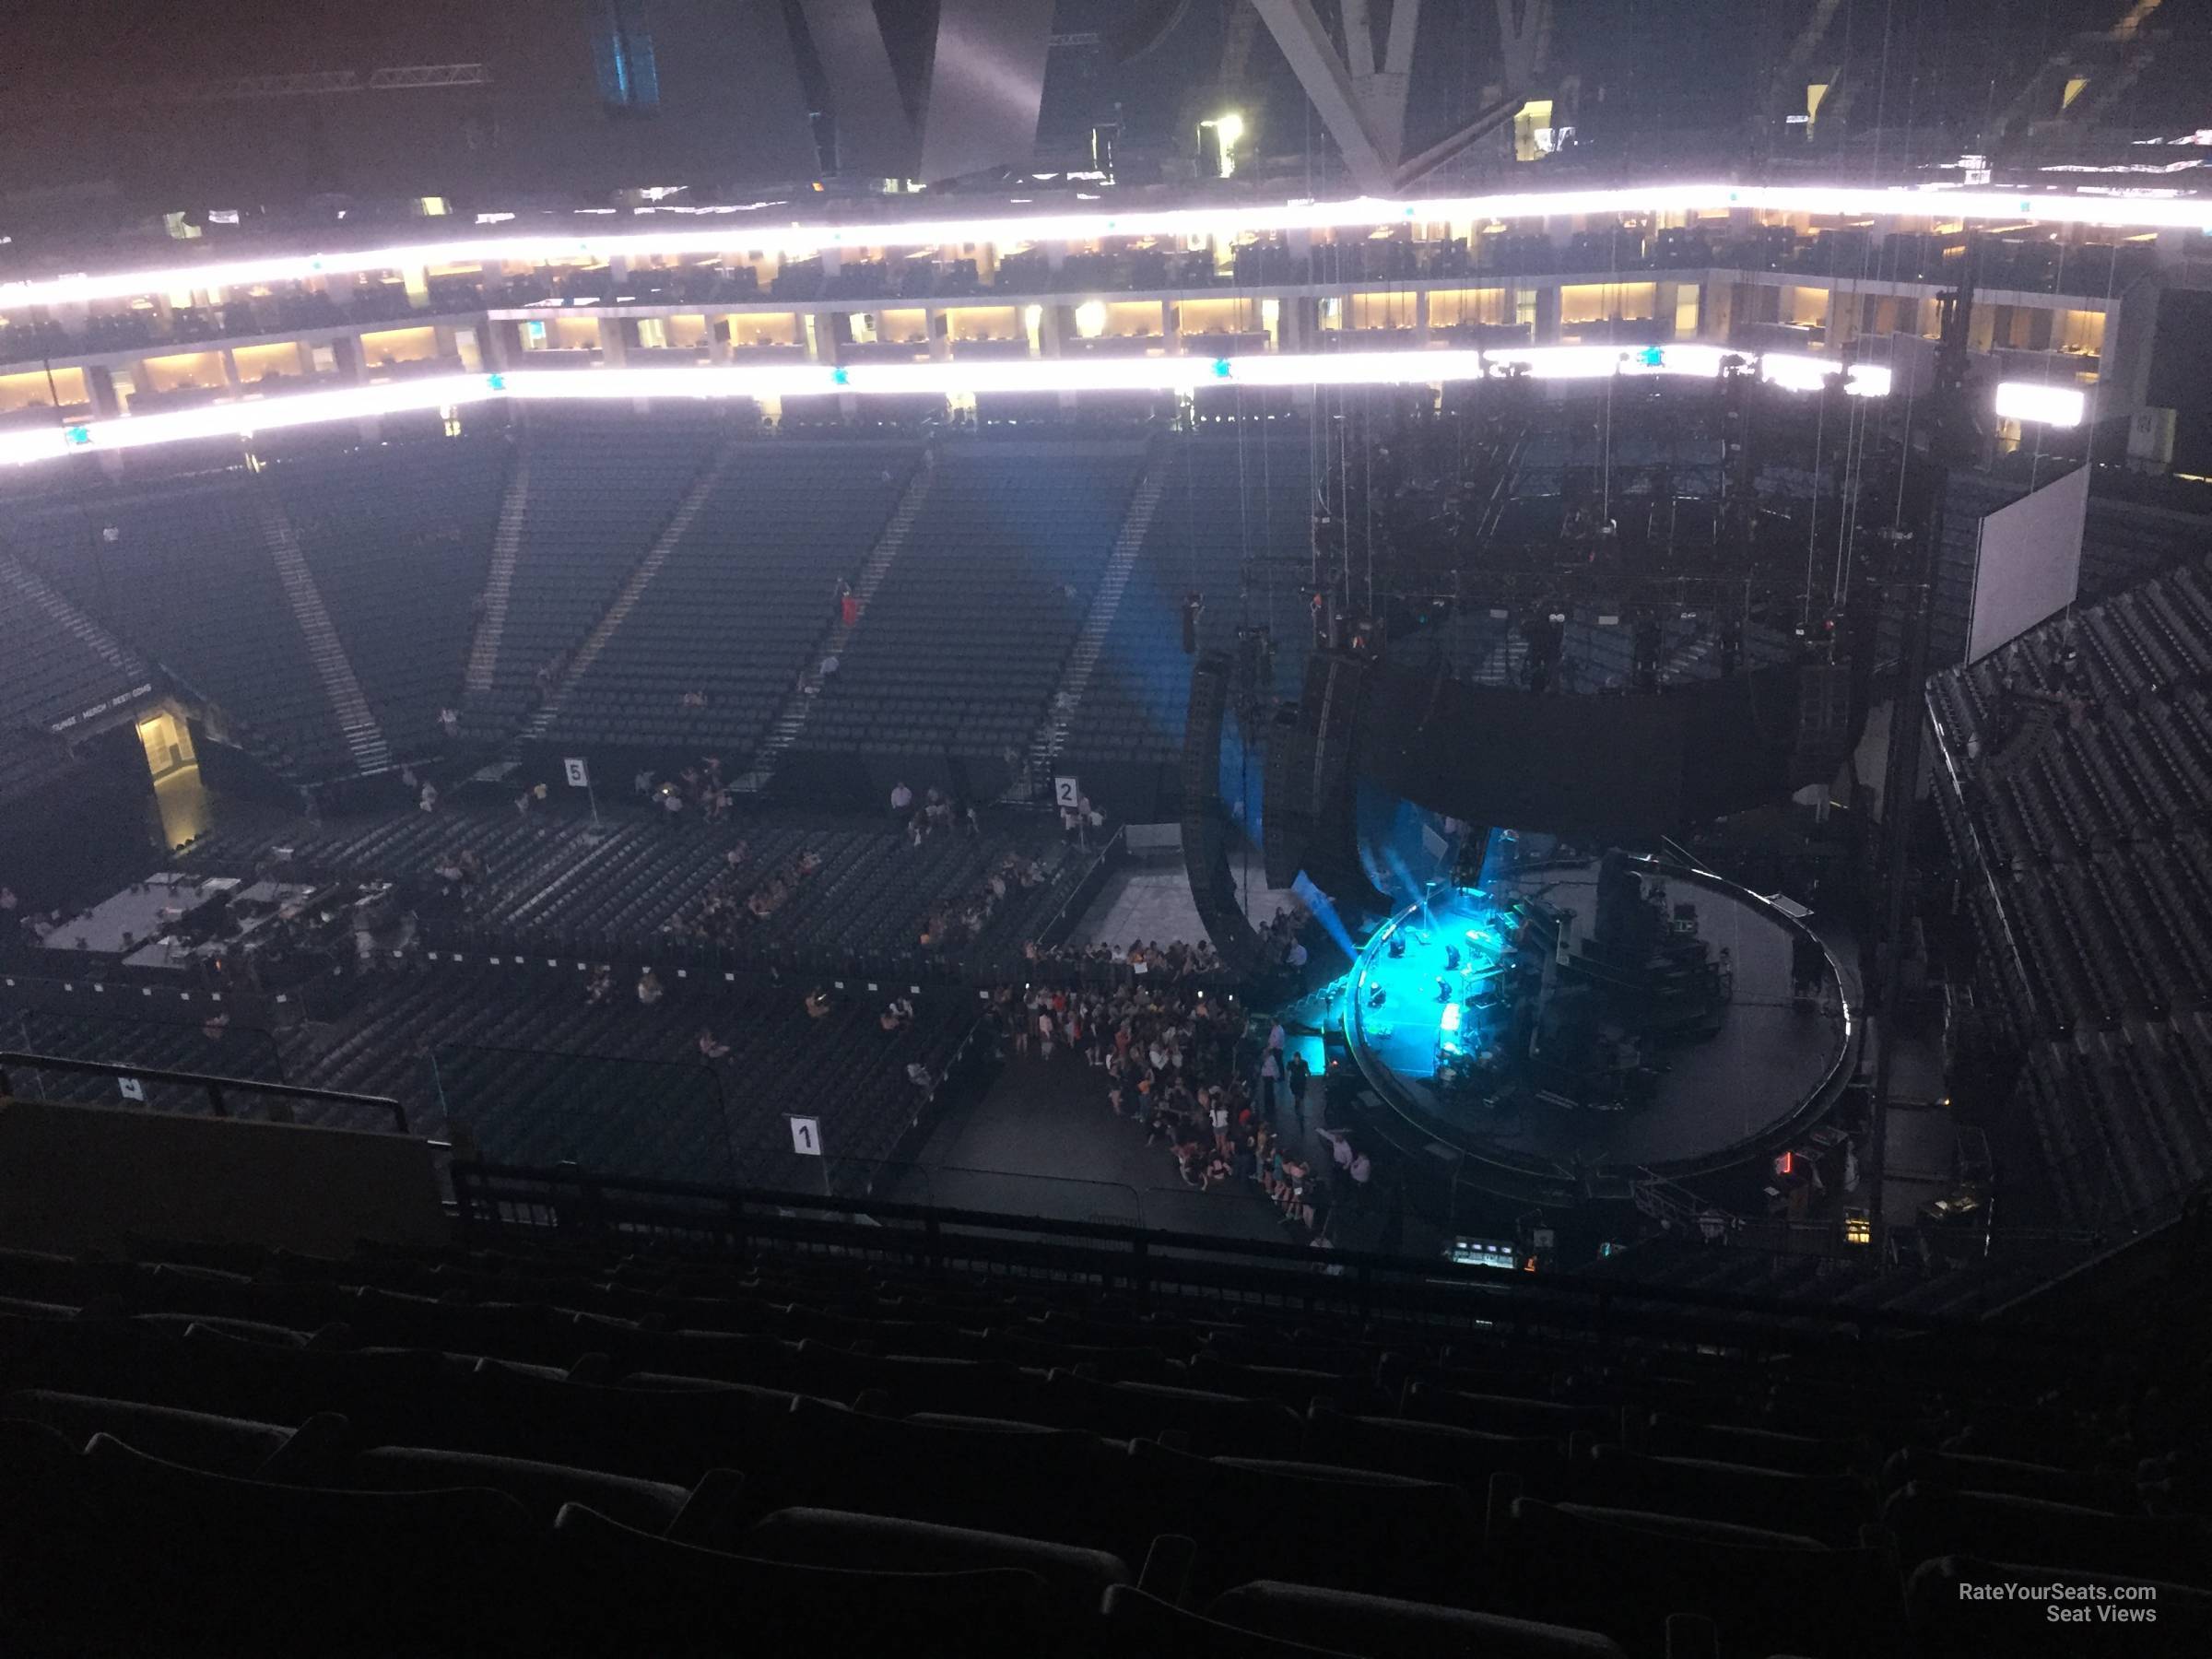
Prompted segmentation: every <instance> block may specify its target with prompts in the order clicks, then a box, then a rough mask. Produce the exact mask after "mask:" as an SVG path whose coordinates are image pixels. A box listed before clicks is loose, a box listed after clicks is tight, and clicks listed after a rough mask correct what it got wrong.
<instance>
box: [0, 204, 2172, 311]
mask: <svg viewBox="0 0 2212 1659" xmlns="http://www.w3.org/2000/svg"><path fill="white" fill-rule="evenodd" d="M648 211H649V210H648ZM1738 211H1751V212H1769V213H1809V214H1819V215H1834V216H1839V217H1843V218H1881V217H1885V216H1897V217H1904V218H1926V217H1929V216H1936V217H1940V218H1946V219H1959V220H1973V219H1998V220H2004V221H2007V222H2011V221H2018V220H2021V219H2028V220H2030V221H2033V222H2035V223H2038V224H2047V225H2100V226H2111V227H2120V228H2125V229H2149V230H2161V229H2172V230H2199V231H2205V230H2212V199H2208V198H2205V197H2196V196H2180V197H2164V198H2159V197H2144V196H2117V195H2065V194H2035V193H2032V192H2030V193H2026V194H2021V193H2017V192H2008V191H1999V190H1952V189H1944V188H1935V189H1928V188H1912V189H1909V188H1906V187H1903V186H1899V187H1897V188H1895V189H1877V188H1866V187H1859V188H1849V187H1843V186H1829V185H1818V184H1777V185H1739V184H1718V183H1703V184H1697V183H1692V184H1647V185H1627V186H1622V187H1618V188H1612V189H1605V190H1563V191H1550V192H1543V191H1524V192H1519V193H1516V194H1500V195H1477V196H1432V197H1421V198H1413V199H1406V200H1397V201H1383V200H1380V199H1377V198H1375V197H1372V196H1357V197H1352V198H1349V199H1347V200H1341V201H1334V202H1284V203H1277V204H1254V205H1250V206H1219V207H1153V206H1141V205H1133V206H1130V207H1129V208H1127V209H1123V210H1115V209H1111V208H1110V209H1105V210H1093V211H1090V212H1086V213H1063V214H1042V215H1027V216H1025V215H1020V214H1002V215H988V216H982V217H977V218H938V219H903V220H886V221H885V222H883V223H881V224H874V223H865V222H864V223H857V224H850V225H805V224H790V223H786V224H782V225H771V224H770V223H768V222H766V221H765V220H763V219H760V218H755V217H750V216H749V215H748V214H747V213H746V212H745V211H743V210H739V209H735V208H733V209H731V210H729V211H728V212H726V213H721V214H715V215H711V216H707V217H709V218H712V223H711V224H710V225H709V226H708V227H707V228H704V229H700V228H695V227H696V224H697V219H698V218H699V217H700V216H696V215H695V216H691V218H690V222H689V223H687V224H685V225H683V226H680V227H679V226H661V225H655V226H653V228H651V229H641V230H627V231H614V232H600V231H586V232H580V233H569V234H546V233H540V234H535V235H520V236H476V237H459V238H455V239H454V240H453V241H438V242H409V243H398V244H393V245H388V246H384V247H376V248H353V249H334V250H329V251H325V252H320V253H266V254H257V255H253V256H251V257H246V258H239V259H229V260H219V261H215V262H212V263H209V264H204V265H170V266H164V267H159V268H152V269H146V270H118V271H98V272H83V271H80V272H76V273H73V274H70V275H66V276H57V277H45V278H41V279H36V280H28V281H18V282H11V283H0V311H18V310H22V309H24V308H26V307H29V306H34V305H82V304H84V303H86V302H88V301H89V300H115V299H124V298H127V297H129V296H131V295H135V294H151V293H171V292H176V291H179V290H183V289H195V288H196V289H207V288H251V287H253V286H255V285H257V284H265V283H272V282H302V281H306V280H308V279H310V278H312V277H355V276H359V275H361V274H362V273H364V272H369V271H407V270H414V269H417V268H418V267H425V266H430V265H471V264H474V265H499V264H502V263H506V262H513V263H518V264H525V265H542V264H546V263H548V262H551V261H559V260H574V261H581V262H582V263H584V264H587V265H595V264H599V263H601V262H604V261H608V260H614V259H651V258H655V257H681V256H683V255H686V254H719V253H728V252H731V251H734V250H737V249H744V250H747V251H749V252H759V253H774V254H782V255H784V256H785V257H788V258H809V257H812V256H813V255H815V254H817V253H822V252H823V251H825V250H835V249H841V248H855V249H860V248H924V247H935V246H940V245H943V244H946V243H962V242H988V243H992V244H994V245H996V244H1005V243H1016V242H1067V241H1093V240H1095V239H1098V238H1102V237H1159V238H1164V239H1173V238H1183V237H1198V236H1214V237H1233V236H1241V235H1244V234H1247V233H1253V234H1268V233H1280V232H1286V231H1298V230H1333V229H1359V228H1363V227H1370V226H1377V225H1392V224H1407V223H1435V222H1449V221H1478V220H1479V221H1488V220H1491V219H1504V220H1513V219H1523V220H1525V219H1542V218H1565V217H1570V216H1572V215H1576V214H1618V213H1674V214H1700V215H1702V214H1712V215H1725V214H1728V213H1732V212H1738Z"/></svg>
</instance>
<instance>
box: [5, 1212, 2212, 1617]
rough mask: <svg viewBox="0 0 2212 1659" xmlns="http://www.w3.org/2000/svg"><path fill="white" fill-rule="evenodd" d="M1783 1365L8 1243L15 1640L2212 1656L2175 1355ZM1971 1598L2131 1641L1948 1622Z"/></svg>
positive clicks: (801, 1276)
mask: <svg viewBox="0 0 2212 1659" xmlns="http://www.w3.org/2000/svg"><path fill="white" fill-rule="evenodd" d="M1762 1351H1763V1350H1762V1348H1761V1347H1760V1346H1759V1345H1757V1344H1754V1345H1751V1346H1749V1347H1745V1348H1743V1349H1739V1350H1735V1351H1731V1350H1729V1349H1726V1348H1719V1347H1711V1346H1707V1347H1690V1346H1688V1345H1684V1344H1675V1343H1668V1342H1665V1341H1661V1340H1658V1339H1655V1338H1647V1339H1641V1340H1640V1339H1636V1338H1630V1337H1620V1338H1606V1337H1598V1336H1591V1335H1580V1336H1577V1335H1566V1334H1563V1333H1562V1334H1553V1335H1544V1334H1541V1333H1538V1332H1533V1331H1512V1332H1509V1331H1507V1330H1504V1329H1501V1328H1496V1327H1492V1326H1490V1325H1488V1324H1486V1323H1483V1322H1474V1321H1469V1322H1458V1323H1454V1324H1449V1325H1438V1326H1430V1325H1422V1324H1403V1325H1400V1324H1363V1323H1358V1322H1347V1323H1344V1324H1337V1323H1334V1322H1332V1321H1330V1320H1329V1319H1326V1318H1324V1317H1323V1316H1321V1315H1318V1314H1312V1313H1304V1312H1300V1310H1299V1309H1297V1308H1296V1307H1293V1306H1287V1305H1281V1304H1278V1303H1274V1302H1263V1301H1261V1300H1248V1301H1241V1302H1240V1301H1238V1300H1233V1299H1230V1300H1216V1299H1215V1298H1214V1296H1213V1293H1211V1292H1209V1293H1208V1300H1206V1301H1205V1302H1204V1303H1202V1304H1191V1305H1184V1304H1183V1303H1182V1302H1180V1301H1178V1300H1176V1299H1175V1298H1174V1297H1173V1296H1172V1295H1171V1294H1170V1293H1166V1292H1162V1293H1160V1294H1159V1296H1157V1297H1156V1298H1155V1299H1154V1300H1148V1301H1138V1300H1131V1299H1130V1298H1129V1297H1128V1296H1127V1295H1126V1294H1124V1293H1123V1292H1120V1291H1111V1290H1106V1289H1102V1288H1100V1287H1098V1286H1097V1285H1095V1284H1093V1283H1090V1282H1088V1281H1084V1282H1058V1281H1055V1280H1052V1279H1045V1278H1036V1279H1028V1278H1022V1279H1010V1278H1005V1277H963V1276H960V1275H957V1274H956V1275H951V1276H945V1275H932V1276H930V1277H916V1276H914V1275H912V1274H910V1273H909V1272H908V1271H907V1270H904V1269H901V1268H900V1267H897V1266H895V1265H887V1264H882V1263H872V1262H870V1261H868V1260H864V1259H862V1258H861V1257H859V1256H853V1257H845V1256H841V1255H840V1254H839V1253H836V1252H835V1251H834V1250H832V1251H830V1252H827V1253H825V1252H823V1251H819V1250H815V1249H812V1248H811V1247H810V1248H809V1249H808V1251H807V1252H806V1253H803V1254H802V1253H790V1252H785V1251H782V1250H780V1249H778V1248H776V1247H775V1246H774V1245H772V1244H764V1245H763V1246H761V1247H760V1248H759V1249H758V1250H756V1251H755V1253H752V1254H751V1255H750V1256H748V1257H746V1258H744V1259H739V1260H729V1259H723V1260H716V1261H712V1262H708V1261H702V1260H698V1259H687V1258H684V1257H680V1256H675V1255H669V1254H643V1255H629V1256H622V1257H608V1256H604V1255H600V1254H596V1253H593V1252H591V1251H589V1250H587V1249H584V1248H582V1247H581V1246H577V1245H549V1244H548V1245H533V1244H530V1243H527V1242H521V1241H512V1240H510V1239H506V1238H502V1240H501V1241H500V1243H499V1246H498V1247H497V1248H490V1247H479V1248H477V1249H473V1250H463V1249H459V1248H448V1249H442V1250H437V1251H431V1252H424V1253H396V1252H393V1251H388V1250H378V1251H369V1250H364V1251H363V1252H361V1253H358V1254H357V1255H356V1256H355V1257H353V1258H352V1259H350V1260H346V1261H324V1260H311V1259H307V1258H302V1257H297V1256H291V1255H287V1254H282V1253H263V1252H261V1251H259V1250H258V1249H255V1248H253V1247H250V1246H243V1245H235V1244H231V1245H207V1244H186V1243H173V1242H161V1241H138V1242H137V1243H136V1244H135V1247H134V1248H133V1249H132V1251H131V1252H130V1253H129V1259H124V1260H98V1261H95V1260H79V1259H74V1258H70V1257H66V1256H60V1255H53V1254H44V1253H38V1252H36V1251H30V1250H20V1249H18V1250H8V1251H0V1468H5V1470H6V1476H7V1478H8V1489H9V1500H8V1502H7V1504H6V1505H5V1506H0V1547H5V1548H6V1552H7V1556H8V1559H9V1561H10V1566H11V1571H10V1572H9V1574H8V1576H7V1579H6V1583H5V1586H0V1631H5V1632H6V1636H7V1638H8V1639H9V1641H10V1645H11V1648H15V1647H18V1646H22V1644H23V1643H24V1642H25V1641H27V1640H28V1639H29V1638H30V1637H32V1636H36V1637H37V1638H38V1639H39V1640H40V1641H43V1642H45V1643H47V1644H49V1646H48V1647H41V1646H38V1645H37V1644H35V1643H33V1644H32V1645H30V1646H23V1647H22V1651H39V1652H43V1651H49V1647H51V1649H52V1651H69V1652H84V1651H95V1652H107V1651H127V1652H131V1653H151V1654H158V1655H166V1654H170V1653H180V1654H182V1653H213V1652H216V1651H222V1652H238V1651H241V1650H242V1649H245V1648H253V1649H255V1650H256V1651H259V1650H261V1649H268V1650H270V1651H275V1650H277V1649H279V1648H281V1649H285V1650H286V1651H301V1652H304V1651H314V1652H329V1653H372V1652H374V1653H389V1652H395V1651H416V1652H420V1651H433V1650H435V1651H466V1652H471V1653H510V1652H512V1653H547V1652H556V1653H570V1652H577V1653H582V1652H653V1653H709V1652H716V1653H719V1652H727V1651H730V1649H731V1647H732V1645H734V1644H737V1643H741V1642H742V1643H743V1644H745V1645H747V1646H750V1647H756V1648H759V1649H760V1650H761V1651H782V1650H784V1649H790V1650H792V1651H797V1650H798V1649H800V1648H804V1649H805V1650H806V1651H821V1652H859V1651H866V1652H893V1651H896V1652H900V1653H923V1654H935V1653H959V1654H975V1653H988V1654H996V1653H1025V1654H1047V1655H1060V1654H1066V1655H1102V1656H1104V1659H1124V1656H1126V1659H1136V1656H1138V1655H1143V1656H1145V1659H1151V1656H1153V1655H1159V1654H1171V1655H1183V1654H1188V1655H1198V1654H1206V1655H1215V1654H1229V1655H1265V1656H1289V1655H1298V1654H1315V1653H1319V1654H1339V1655H1343V1654H1361V1655H1370V1656H1372V1659H1443V1656H1444V1655H1456V1654H1464V1653H1482V1654H1486V1655H1492V1654H1495V1655H1502V1656H1503V1659H1662V1656H1663V1655H1665V1656H1670V1659H1682V1656H1683V1655H1688V1654H1698V1655H1701V1656H1707V1659H1766V1656H1769V1655H1774V1654H1793V1655H1802V1656H1805V1659H1843V1656H1853V1659H1855V1656H1856V1655H1860V1654H1865V1653H1900V1654H1901V1653H1913V1654H1925V1655H1946V1654H1952V1653H1980V1652H1994V1651H1999V1649H2000V1647H2001V1650H2002V1651H2004V1652H2006V1653H2030V1654H2039V1655H2041V1654H2050V1655H2058V1654H2065V1655H2074V1654H2079V1653H2149V1654H2158V1655H2173V1654H2194V1653H2202V1652H2204V1651H2205V1649H2206V1643H2207V1642H2212V1548H2207V1545H2208V1544H2212V1527H2208V1525H2207V1523H2206V1520H2205V1518H2204V1517H2203V1515H2202V1513H2201V1512H2200V1511H2199V1509H2198V1508H2197V1507H2196V1506H2197V1504H2198V1503H2200V1502H2201V1500H2202V1497H2203V1493H2202V1490H2201V1488H2191V1487H2189V1486H2187V1485H2186V1484H2185V1483H2183V1484H2181V1485H2177V1484H2176V1483H2175V1482H2174V1481H2173V1480H2172V1479H2171V1474H2172V1472H2173V1471H2174V1470H2175V1469H2176V1468H2177V1467H2185V1466H2189V1465H2188V1464H2187V1459H2186V1457H2185V1456H2184V1457H2183V1459H2182V1460H2181V1461H2180V1463H2178V1464H2177V1462H2176V1460H2175V1458H2174V1455H2173V1454H2174V1453H2176V1451H2177V1450H2178V1449H2179V1448H2180V1447H2181V1445H2182V1443H2183V1441H2185V1440H2186V1437H2187V1435H2188V1434H2189V1433H2190V1431H2191V1430H2190V1425H2191V1424H2192V1423H2193V1422H2194V1421H2196V1420H2201V1413H2202V1411H2203V1410H2204V1408H2205V1406H2206V1389H2207V1384H2208V1383H2212V1373H2207V1371H2206V1369H2205V1365H2204V1359H2203V1356H2202V1354H2201V1353H2194V1354H2184V1353H2183V1352H2182V1351H2181V1350H2180V1349H2178V1348H2177V1347H2171V1346H2169V1347H2167V1348H2165V1349H2164V1354H2165V1358H2164V1359H2144V1360H2141V1361H2136V1360H2133V1359H2131V1360H2129V1362H2128V1363H2126V1364H2124V1365H2115V1364H2113V1363H2112V1362H2111V1361H2112V1356H2100V1357H2098V1358H2096V1359H2092V1358H2091V1357H2088V1356H2068V1355H2067V1354H2065V1352H2063V1351H2056V1350H2054V1351H2053V1353H2052V1354H2051V1356H2050V1358H2049V1362H2048V1363H2047V1364H2044V1363H2041V1362H2038V1363H2033V1364H2030V1365H2028V1366H2022V1365H2020V1364H2019V1363H2018V1361H2017V1359H2014V1358H2010V1357H2008V1358H2006V1359H1987V1358H1977V1357H1975V1355H1976V1354H1977V1353H1978V1354H1983V1355H1986V1354H1987V1353H1989V1352H1990V1351H1991V1350H1988V1349H1979V1350H1973V1351H1971V1352H1970V1351H1969V1350H1966V1349H1962V1348H1959V1347H1956V1345H1951V1346H1948V1347H1947V1345H1945V1344H1944V1343H1942V1342H1941V1341H1940V1340H1936V1341H1934V1342H1925V1341H1910V1342H1905V1343H1902V1344H1887V1343H1882V1342H1878V1341H1877V1342H1870V1343H1866V1344H1863V1345H1858V1346H1854V1347H1851V1348H1848V1349H1846V1348H1835V1349H1818V1348H1815V1349H1805V1348H1802V1347H1799V1348H1798V1349H1797V1351H1794V1352H1783V1351H1782V1350H1781V1349H1779V1348H1777V1349H1776V1353H1777V1355H1778V1357H1771V1358H1761V1357H1759V1355H1760V1353H1761V1352H1762ZM2100 1359H2101V1360H2102V1363H2100V1362H2099V1361H2100ZM125 1560H128V1561H133V1562H135V1563H138V1565H137V1567H136V1569H135V1571H133V1572H132V1573H130V1574H127V1575H120V1574H118V1573H117V1571H116V1564H117V1563H118V1562H119V1561H125ZM464 1560H465V1562H466V1563H467V1565H466V1570H465V1571H455V1567H454V1564H455V1562H457V1561H464ZM1995 1582H2011V1583H2020V1584H2028V1585H2036V1586H2058V1585H2072V1586H2088V1585H2094V1584H2101V1585H2103V1586H2105V1592H2106V1596H2107V1598H2108V1600H2110V1601H2111V1603H2112V1605H2113V1606H2133V1607H2137V1608H2142V1607H2149V1608H2152V1609H2154V1610H2155V1619H2154V1620H2152V1621H2148V1622H2138V1621H2136V1620H2133V1619H2131V1620H2128V1621H2126V1623H2127V1628H2126V1629H2124V1630H2121V1631H2119V1632H2118V1633H2117V1634H2115V1633H2114V1632H2113V1631H2112V1630H2110V1629H2086V1628H2084V1627H2081V1626H2060V1625H2053V1624H2051V1623H2048V1622H2047V1621H2046V1620H2045V1619H2044V1618H2043V1617H2042V1611H2043V1609H2042V1606H2041V1603H2040V1602H2038V1603H2032V1604H2029V1605H2027V1606H2019V1607H2014V1606H2004V1607H1999V1606H1990V1605H1986V1604H1974V1603H1970V1602H1968V1601H1967V1600H1965V1599H1964V1598H1962V1596H1961V1595H1960V1594H1959V1586H1960V1585H1961V1584H1976V1583H1995ZM2146 1584H2148V1585H2151V1586H2153V1588H2152V1590H2151V1592H2150V1595H2151V1597H2154V1598H2155V1599H2146V1598H2145V1594H2144V1591H2143V1589H2142V1586H2144V1585H2146ZM2123 1586H2124V1588H2123ZM2075 1594H2077V1595H2080V1596H2083V1597H2085V1598H2086V1596H2087V1595H2088V1594H2089V1592H2088V1591H2087V1590H2077V1591H2076V1592H2075ZM2112 1622H2114V1621H2107V1623H2108V1624H2111V1623H2112ZM1993 1630H1994V1631H1997V1632H1998V1633H1999V1635H2000V1636H2001V1637H2002V1638H2003V1640H2002V1641H2001V1642H1999V1643H1998V1645H1996V1646H1993V1645H1992V1642H1993V1641H1994V1640H1995V1639H1994V1638H1993V1637H1992V1635H1991V1634H1990V1632H1992V1631H1993Z"/></svg>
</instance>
